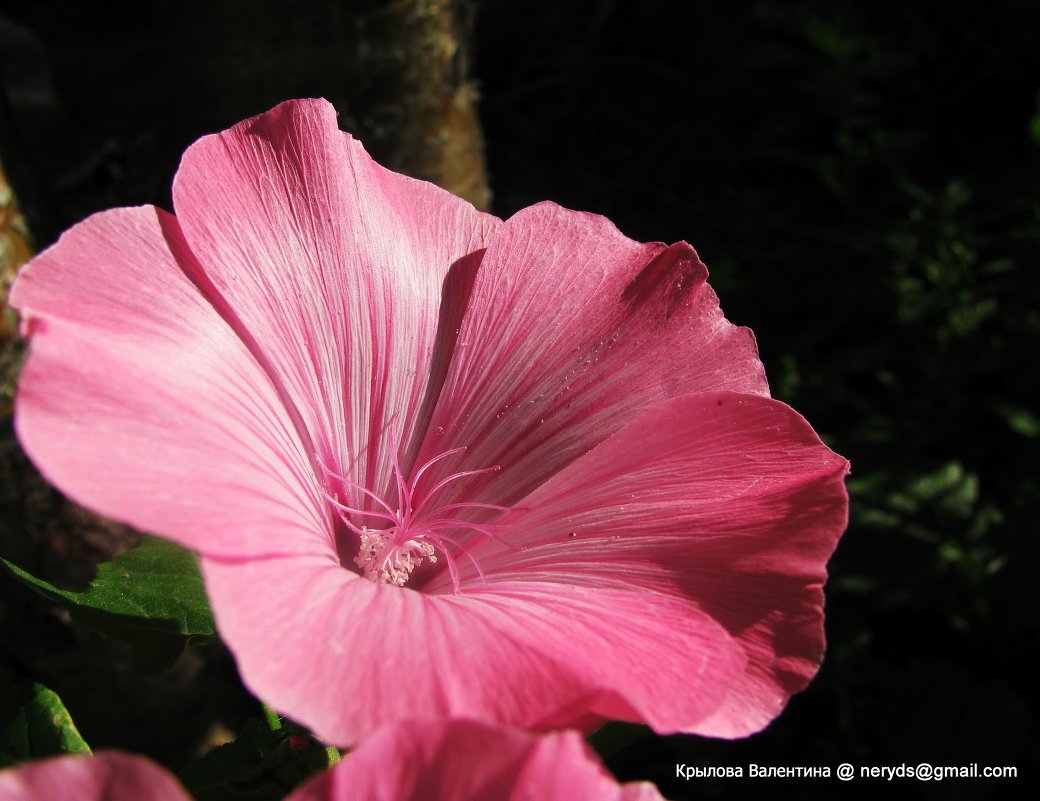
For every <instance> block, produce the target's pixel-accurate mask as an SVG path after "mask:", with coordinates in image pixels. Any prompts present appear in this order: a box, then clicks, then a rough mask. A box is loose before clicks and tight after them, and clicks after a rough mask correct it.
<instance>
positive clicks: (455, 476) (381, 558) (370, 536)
mask: <svg viewBox="0 0 1040 801" xmlns="http://www.w3.org/2000/svg"><path fill="white" fill-rule="evenodd" d="M465 450H466V449H465V448H454V449H452V450H449V451H445V452H444V453H441V454H439V455H437V456H435V457H433V458H432V459H430V460H429V461H428V462H426V463H425V464H424V465H422V467H420V468H419V469H418V470H416V471H415V474H414V475H413V476H412V478H411V480H407V481H406V480H405V477H404V473H403V472H402V470H401V465H400V462H399V461H398V459H397V455H396V453H395V455H394V478H395V479H396V482H397V499H398V507H397V508H396V509H395V508H394V507H392V506H391V505H390V504H388V503H387V502H386V501H385V500H383V499H382V498H381V497H379V496H378V495H377V494H376V493H374V492H372V491H371V490H368V489H366V488H365V487H362V486H361V485H360V484H358V483H356V482H354V481H352V480H351V479H349V478H345V477H344V476H341V475H339V474H337V473H333V472H332V471H331V470H329V469H328V468H326V467H324V466H322V470H323V471H324V472H325V474H326V476H327V477H328V478H331V479H335V480H337V481H339V482H340V483H341V485H342V487H343V490H344V491H345V492H346V491H347V490H351V491H353V492H352V494H354V495H357V494H360V495H364V496H366V497H367V498H369V499H370V500H372V501H374V503H375V505H376V507H378V508H376V509H372V510H366V509H362V508H360V507H358V506H348V505H347V504H345V503H343V502H342V501H341V500H340V498H339V497H338V496H337V495H335V494H329V493H328V492H326V498H327V499H328V500H329V502H330V503H332V505H333V507H334V508H335V509H336V512H337V513H338V514H339V517H340V519H341V520H342V521H343V523H344V524H345V525H346V526H347V528H348V529H350V530H351V531H353V532H354V533H355V534H357V535H358V537H360V539H361V545H360V547H359V548H358V553H357V556H355V557H354V564H356V565H357V566H358V567H359V568H361V570H362V572H363V573H364V576H365V578H367V579H368V580H369V581H374V582H377V583H381V584H395V585H397V586H398V587H403V586H404V585H405V584H406V583H407V582H408V579H409V578H410V577H411V575H412V573H413V572H414V571H415V569H416V568H417V567H419V565H421V564H422V563H423V561H429V562H430V563H431V564H432V563H435V562H437V552H438V551H439V552H440V553H441V554H442V555H443V556H444V561H445V562H446V563H447V566H448V571H449V572H450V574H451V579H452V583H453V584H454V585H455V591H456V592H458V591H459V581H460V572H459V565H458V560H457V554H459V553H461V554H464V555H465V556H466V557H468V558H469V560H470V561H471V562H473V565H474V567H476V569H477V573H479V574H480V577H481V579H484V572H483V571H482V570H481V569H480V565H479V564H478V563H477V560H476V559H474V558H473V554H472V553H470V551H469V549H468V548H467V547H466V545H465V544H464V543H463V542H462V541H460V540H459V539H458V537H457V536H455V535H454V532H457V531H459V530H463V531H464V530H467V529H468V530H470V531H473V532H476V533H477V534H480V535H483V536H486V537H489V538H491V539H499V537H498V536H497V535H496V534H495V533H494V531H493V530H492V528H491V527H490V526H488V525H486V524H478V523H474V522H472V521H469V520H463V519H462V518H460V517H458V514H459V513H460V512H462V511H463V510H466V509H488V510H493V511H499V512H502V511H505V509H506V507H504V506H498V505H496V504H491V503H469V502H462V503H450V504H446V505H442V506H435V505H434V504H433V503H431V501H433V500H434V497H435V496H436V495H437V494H438V493H440V491H441V490H442V489H444V488H445V487H446V486H448V485H449V484H451V483H452V482H454V481H459V480H460V479H464V478H467V477H469V476H477V475H483V474H485V473H492V472H495V471H497V470H499V469H500V468H499V467H498V466H497V465H496V466H495V467H485V468H483V469H480V470H463V471H460V472H457V473H452V474H451V475H449V476H447V477H446V478H443V479H441V480H440V481H438V482H437V483H435V484H434V485H433V486H432V487H430V488H429V489H426V490H424V491H422V492H420V490H419V482H420V480H421V479H422V478H423V475H424V474H425V473H426V472H427V471H428V470H429V469H430V468H431V467H432V466H433V465H434V464H436V463H437V462H439V461H442V460H443V459H447V458H449V457H451V456H454V455H455V454H458V453H463V452H464V451H465ZM319 464H320V460H319ZM447 532H453V534H449V533H447ZM453 551H454V553H453Z"/></svg>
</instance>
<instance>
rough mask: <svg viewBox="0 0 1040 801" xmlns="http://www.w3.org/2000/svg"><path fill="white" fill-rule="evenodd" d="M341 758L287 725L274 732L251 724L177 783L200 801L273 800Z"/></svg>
mask: <svg viewBox="0 0 1040 801" xmlns="http://www.w3.org/2000/svg"><path fill="white" fill-rule="evenodd" d="M330 750H331V751H332V753H331V754H330ZM338 756H339V755H338V752H335V750H334V749H327V748H326V747H325V746H323V745H322V744H321V743H319V742H317V741H316V740H314V739H313V738H312V737H311V736H310V735H309V734H307V733H306V732H305V731H304V730H303V729H300V728H299V727H298V726H296V725H295V724H293V723H291V722H289V721H285V722H284V724H281V728H278V729H272V728H271V726H270V725H269V724H268V725H265V724H264V723H261V722H260V721H258V720H250V721H249V722H247V723H246V725H245V727H244V728H243V729H242V733H241V734H239V735H238V737H237V738H236V739H235V740H234V741H232V742H230V743H227V744H225V745H222V746H220V747H219V748H215V749H213V750H212V751H210V752H209V753H208V754H206V755H205V756H203V757H201V758H200V759H197V760H195V761H194V762H192V763H191V764H190V765H188V766H187V767H186V768H185V769H184V770H183V771H181V773H180V777H179V778H180V780H181V783H183V784H184V786H185V787H186V788H188V790H189V791H190V792H191V794H192V796H193V797H194V798H195V799H196V801H275V800H276V799H280V798H283V797H284V796H285V795H286V793H288V792H289V791H290V790H291V789H292V788H293V787H295V786H296V785H297V784H299V783H300V782H302V781H303V780H304V779H306V778H307V777H308V776H310V775H312V774H314V773H317V772H318V771H320V770H324V769H326V768H328V767H329V765H330V764H332V762H334V761H335V760H336V759H338Z"/></svg>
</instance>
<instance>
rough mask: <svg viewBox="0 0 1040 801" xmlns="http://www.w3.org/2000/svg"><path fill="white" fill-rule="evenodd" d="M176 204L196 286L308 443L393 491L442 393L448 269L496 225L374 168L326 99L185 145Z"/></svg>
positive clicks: (432, 190) (285, 107) (439, 193)
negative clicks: (401, 459)
mask: <svg viewBox="0 0 1040 801" xmlns="http://www.w3.org/2000/svg"><path fill="white" fill-rule="evenodd" d="M173 199H174V205H175V207H176V212H177V218H178V220H179V222H180V224H181V227H182V228H183V229H184V233H185V237H186V238H187V241H188V242H189V243H190V245H191V248H192V250H193V252H194V253H195V254H196V256H197V257H198V259H199V263H200V265H201V270H202V272H203V273H204V279H203V280H200V285H201V284H204V285H205V288H206V291H207V294H208V296H209V297H210V299H211V300H212V301H213V303H214V305H215V306H217V308H219V309H220V310H221V312H222V314H224V316H225V317H226V318H227V319H228V320H229V321H230V322H231V324H232V325H233V326H234V328H235V329H236V330H237V331H238V332H239V333H240V335H241V336H242V338H243V340H244V341H245V342H247V343H248V344H249V346H250V348H251V350H252V351H253V353H254V354H255V355H256V357H257V359H258V360H259V361H260V362H261V363H262V364H263V365H264V367H265V369H266V370H267V371H268V373H269V374H270V375H271V377H272V380H273V381H274V382H275V385H276V386H277V387H278V388H279V390H280V392H281V393H282V396H283V399H284V400H285V402H286V404H287V406H288V407H289V408H290V409H291V410H293V412H294V414H295V416H296V419H297V421H298V424H299V426H300V428H301V429H302V431H301V438H302V439H303V440H304V441H305V442H306V443H307V445H308V448H310V449H311V452H312V453H316V454H317V455H318V456H319V458H320V459H321V460H322V462H323V463H324V464H325V465H326V466H328V467H330V468H332V469H334V470H337V471H346V470H348V469H349V470H350V471H351V472H352V474H353V475H354V476H356V477H360V478H359V481H360V483H362V484H364V485H365V486H367V487H368V488H370V489H373V490H375V491H377V492H382V491H383V490H385V489H386V488H387V487H389V485H390V483H389V482H390V480H391V469H392V468H391V461H392V453H393V452H394V451H395V450H396V449H397V443H398V442H399V441H404V442H410V441H411V440H412V439H413V438H414V437H415V436H416V435H417V433H416V431H417V427H418V426H421V423H422V421H423V420H424V419H425V418H426V417H427V416H428V415H427V414H424V412H423V404H424V402H426V403H429V402H432V401H430V400H427V398H428V396H429V397H433V396H435V389H436V387H431V386H430V380H431V375H436V372H437V371H436V367H435V366H434V367H431V365H432V364H433V360H434V354H435V351H437V350H438V341H437V330H438V318H439V311H440V306H441V293H442V289H443V285H444V281H445V277H446V275H447V274H448V270H449V268H450V267H451V266H452V264H453V263H455V262H456V261H457V260H459V259H461V258H463V257H465V256H467V255H469V254H472V253H473V252H474V251H477V250H479V249H480V248H482V247H483V246H484V242H485V240H486V239H487V238H488V236H489V235H490V233H491V232H492V231H493V230H494V229H495V227H496V226H497V224H498V222H499V221H498V220H497V219H496V218H495V217H492V216H490V215H487V214H482V213H480V212H477V211H476V210H475V209H474V208H473V207H472V206H471V205H470V204H468V203H466V202H465V201H463V200H460V199H459V198H456V197H454V196H453V195H451V194H449V193H447V192H445V191H443V190H441V189H438V188H437V187H435V186H433V185H431V184H427V183H424V182H421V181H415V180H412V179H409V178H406V177H404V176H401V175H398V174H396V173H392V172H390V171H389V170H385V169H383V168H382V167H380V166H378V165H377V164H375V162H373V161H372V159H371V158H370V157H369V156H368V154H367V153H366V152H365V150H364V148H363V147H362V146H361V144H360V143H359V142H357V141H356V140H354V139H352V138H351V137H350V136H348V135H346V134H344V133H342V132H340V131H339V130H338V129H337V127H336V113H335V110H334V109H333V108H332V106H331V105H329V104H328V103H327V102H325V101H323V100H299V101H288V102H286V103H283V104H281V105H279V106H277V107H275V108H274V109H272V110H271V111H269V112H267V113H266V114H262V115H260V116H258V117H254V118H253V119H250V120H246V121H245V122H242V123H240V124H238V125H236V126H234V127H233V128H231V129H229V130H227V131H224V132H223V133H220V134H215V135H213V136H207V137H203V138H202V139H200V140H199V141H198V142H196V143H195V144H194V145H192V146H191V147H190V148H189V149H188V150H187V152H186V153H185V154H184V158H183V161H182V162H181V166H180V169H179V171H178V173H177V178H176V181H175V182H174V187H173ZM387 429H391V430H392V431H393V433H394V436H386V434H385V432H386V431H387Z"/></svg>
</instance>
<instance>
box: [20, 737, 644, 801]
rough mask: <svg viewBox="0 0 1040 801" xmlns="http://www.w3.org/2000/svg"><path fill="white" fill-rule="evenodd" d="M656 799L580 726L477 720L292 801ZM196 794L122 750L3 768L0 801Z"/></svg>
mask: <svg viewBox="0 0 1040 801" xmlns="http://www.w3.org/2000/svg"><path fill="white" fill-rule="evenodd" d="M509 798H512V799H525V798H530V799H538V801H655V800H659V799H660V798H661V795H660V794H659V793H658V792H657V788H655V787H654V786H653V785H652V784H647V783H640V784H626V785H624V786H622V787H619V786H618V784H617V782H616V781H615V780H614V779H613V777H611V776H610V775H609V774H608V773H607V772H606V771H605V770H604V769H603V767H602V765H600V763H599V761H598V760H597V759H596V757H595V756H593V755H592V753H591V752H590V751H589V749H588V748H587V747H586V745H585V743H584V741H583V740H582V739H581V736H580V735H578V734H577V733H576V732H559V733H555V734H547V735H544V736H542V737H535V736H532V735H530V734H526V733H524V732H520V731H515V730H511V729H506V728H500V727H495V726H490V725H488V724H485V723H479V722H476V721H468V720H435V721H408V722H407V723H398V724H393V725H390V726H388V727H386V728H384V729H382V730H380V731H379V732H377V733H376V734H375V735H373V736H372V738H371V739H369V740H368V741H366V742H365V744H364V745H362V746H361V748H359V749H358V750H357V751H355V752H354V753H352V754H350V755H349V756H348V757H347V758H346V759H344V760H343V761H341V762H339V763H337V764H336V765H335V766H334V767H333V768H332V769H331V770H328V771H325V772H324V773H320V774H318V775H317V776H315V777H313V778H312V779H310V780H309V781H308V782H306V783H305V784H304V785H302V786H301V787H299V788H297V789H296V790H295V791H293V792H292V793H290V794H289V795H288V796H287V797H286V799H285V801H348V799H349V800H350V801H501V800H502V799H509ZM145 800H147V801H191V798H190V796H189V795H188V794H187V793H186V792H185V791H184V789H183V788H182V787H181V786H180V785H179V784H178V783H177V781H176V779H174V778H173V777H172V776H170V775H169V774H168V773H166V771H164V770H163V769H162V768H160V767H159V766H157V765H155V764H154V763H152V762H150V761H149V760H147V759H145V758H143V757H137V756H130V755H129V754H121V753H117V752H107V753H105V752H102V753H99V754H97V755H96V756H92V757H87V756H66V757H57V758H53V759H46V760H42V761H40V762H33V763H28V764H25V765H21V766H19V767H16V768H11V769H7V770H0V801H145Z"/></svg>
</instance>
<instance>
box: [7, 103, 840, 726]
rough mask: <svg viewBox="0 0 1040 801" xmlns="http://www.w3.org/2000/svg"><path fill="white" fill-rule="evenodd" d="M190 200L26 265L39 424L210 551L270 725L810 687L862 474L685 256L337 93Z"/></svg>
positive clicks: (660, 702) (637, 713)
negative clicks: (441, 164) (444, 185)
mask: <svg viewBox="0 0 1040 801" xmlns="http://www.w3.org/2000/svg"><path fill="white" fill-rule="evenodd" d="M173 200H174V206H175V208H176V212H177V215H176V217H174V216H173V215H170V214H168V213H166V212H163V211H161V210H158V209H155V208H151V207H143V208H128V209H116V210H113V211H109V212H104V213H101V214H98V215H95V216H93V217H91V218H90V219H88V220H86V221H85V222H83V223H81V224H79V225H77V226H76V227H74V228H73V229H71V230H70V231H69V232H67V233H66V234H65V235H64V236H63V237H62V239H61V240H60V241H59V242H58V243H57V244H56V245H55V246H53V247H52V248H50V249H49V250H47V251H46V252H44V253H43V254H41V255H40V256H39V257H37V258H36V259H35V260H34V261H33V262H32V263H31V264H30V265H29V266H28V267H27V268H26V269H25V271H24V272H23V273H22V274H21V276H20V277H19V279H18V281H17V283H16V285H15V287H14V289H13V292H12V303H13V304H14V305H15V306H16V307H18V308H19V309H20V310H21V312H22V314H23V316H24V320H25V322H26V325H27V328H28V329H29V330H30V331H32V334H33V336H32V343H31V354H30V358H29V360H28V363H27V365H26V368H25V371H24V373H23V376H22V380H21V385H20V388H19V394H18V398H17V406H16V425H17V430H18V434H19V436H20V438H21V441H22V443H23V445H24V446H25V448H26V450H27V451H28V453H29V454H30V455H31V457H32V458H33V459H34V461H35V462H36V464H37V465H38V466H39V467H40V468H41V470H42V471H43V472H44V473H45V474H46V475H47V476H48V478H49V479H50V480H51V481H52V482H53V483H54V484H56V485H57V486H58V487H60V488H61V489H62V490H63V491H65V492H66V493H68V494H69V495H70V496H71V497H73V498H75V499H76V500H78V501H79V502H81V503H83V504H84V505H86V506H89V507H91V508H93V509H95V510H97V511H99V512H101V513H103V514H106V515H109V516H111V517H113V518H116V519H118V520H122V521H124V522H126V523H129V524H131V525H134V526H136V527H138V528H140V529H143V530H145V531H150V532H154V533H157V534H161V535H163V536H166V537H169V538H171V539H174V540H176V541H178V542H181V543H183V544H184V545H186V546H188V547H190V548H193V549H195V550H196V551H198V552H199V553H200V554H201V565H202V570H203V573H204V576H205V579H206V583H207V588H208V592H209V594H210V599H211V602H212V605H213V608H214V613H215V615H216V619H217V624H218V627H219V628H220V631H221V634H222V636H223V638H224V639H225V641H226V642H227V643H228V645H229V646H230V648H231V649H232V651H233V652H234V653H235V656H236V658H237V660H238V664H239V668H240V670H241V673H242V676H243V678H244V680H245V682H246V683H247V684H248V685H249V686H250V688H251V689H252V690H253V691H254V692H256V693H257V694H258V695H259V696H260V697H262V698H264V699H266V700H267V701H268V702H269V703H271V704H272V705H273V706H274V707H275V708H276V709H278V710H279V711H280V712H282V713H284V714H287V715H289V716H291V717H293V718H295V719H297V720H299V721H301V722H302V723H305V724H307V725H308V726H310V727H312V728H313V729H314V731H315V732H316V734H317V735H318V736H320V737H322V738H323V739H326V740H328V741H331V742H335V743H338V744H352V743H355V742H357V741H358V740H359V739H361V738H362V737H364V736H365V735H366V734H367V733H369V732H371V731H373V730H375V729H376V728H377V727H379V726H380V725H382V724H384V723H386V722H388V721H393V720H398V719H402V718H405V717H415V716H423V717H434V716H459V717H473V718H480V719H485V720H491V721H499V722H505V723H510V724H513V725H519V726H524V727H534V728H552V727H556V726H561V725H570V724H572V723H574V722H575V721H579V720H595V719H602V718H620V719H625V720H635V721H644V722H646V723H648V724H649V725H651V726H652V727H653V728H654V729H656V730H657V731H659V732H677V731H683V732H697V733H702V734H709V735H718V736H725V737H733V736H740V735H744V734H748V733H750V732H753V731H756V730H758V729H760V728H761V727H763V726H765V725H766V724H767V723H768V722H769V721H770V720H772V719H773V718H774V717H775V716H776V715H777V714H778V713H779V712H780V710H781V708H782V707H783V706H784V704H785V703H786V700H787V698H788V697H789V696H790V695H791V694H792V693H794V692H796V691H798V690H799V689H801V688H802V687H804V686H805V684H806V683H807V682H808V681H809V679H810V678H811V677H812V676H813V674H814V673H815V671H816V669H817V667H818V665H819V662H820V659H821V657H822V654H823V649H824V640H823V627H822V621H823V611H822V603H823V596H822V589H821V588H822V585H823V583H824V581H825V579H826V570H825V564H826V560H827V558H828V557H829V555H830V553H831V551H832V550H833V548H834V546H835V543H836V541H837V539H838V537H839V536H840V533H841V532H842V530H843V529H844V526H845V522H846V513H847V498H846V494H845V489H844V484H843V477H844V475H845V474H846V472H847V463H846V461H845V460H844V459H842V458H841V457H839V456H837V455H835V454H834V453H832V452H831V451H830V450H828V449H827V448H826V447H825V446H824V445H823V444H822V443H821V442H820V440H819V438H818V437H817V436H816V434H815V433H814V432H813V430H812V429H811V428H810V427H809V425H808V424H807V423H806V422H805V420H803V419H802V418H801V417H800V416H799V415H798V414H797V413H795V412H794V411H792V410H791V409H790V408H788V407H787V406H785V405H783V404H782V403H779V402H777V401H773V400H771V399H770V398H769V397H768V387H767V385H766V381H765V377H764V374H763V370H762V366H761V363H760V362H759V360H758V357H757V351H756V347H755V342H754V338H753V336H752V335H751V333H750V332H749V331H748V330H746V329H741V328H736V327H734V326H733V325H731V324H730V323H728V322H727V321H726V320H725V319H724V318H723V316H722V313H721V311H720V310H719V307H718V301H717V299H716V297H715V294H714V293H713V292H712V291H711V289H710V288H709V287H708V286H707V285H706V284H705V277H706V275H707V272H706V270H705V268H704V266H703V265H702V264H701V262H700V261H699V259H698V258H697V255H696V253H694V251H693V249H692V248H690V246H689V245H686V244H685V243H679V244H676V245H671V246H668V247H666V246H664V245H661V244H640V243H637V242H633V241H632V240H630V239H628V238H626V237H625V236H623V235H622V234H621V233H619V232H618V230H617V229H616V228H615V227H614V226H613V225H612V224H611V223H610V222H609V221H607V220H605V219H604V218H602V217H597V216H594V215H591V214H583V213H579V212H573V211H568V210H566V209H562V208H560V207H558V206H555V205H552V204H548V203H545V204H540V205H537V206H534V207H531V208H528V209H525V210H523V211H521V212H519V213H517V214H516V215H515V216H513V217H512V218H510V219H509V220H507V221H505V222H501V221H499V220H497V219H496V218H494V217H491V216H488V215H485V214H481V213H479V212H477V211H475V210H474V209H473V208H472V207H471V206H469V205H468V204H466V203H465V202H463V201H461V200H458V199H457V198H455V197H453V196H451V195H449V194H447V193H446V192H443V191H441V190H439V189H437V188H435V187H433V186H431V185H429V184H425V183H422V182H418V181H414V180H411V179H409V178H405V177H403V176H401V175H397V174H395V173H392V172H389V171H387V170H385V169H383V168H381V167H379V166H378V165H376V164H375V163H374V162H372V160H371V159H370V158H369V157H368V155H367V154H366V153H365V151H364V150H363V149H362V147H361V145H360V144H359V143H357V142H356V141H355V140H353V139H351V138H350V137H349V136H347V135H345V134H343V133H341V132H340V131H339V130H338V129H337V128H336V124H335V113H334V111H333V109H332V108H331V107H330V106H329V105H328V104H327V103H325V102H322V101H293V102H288V103H284V104H282V105H280V106H278V107H277V108H275V109H274V110H272V111H270V112H268V113H267V114H263V115H261V116H259V117H256V118H253V119H251V120H247V121H245V122H243V123H240V124H239V125H236V126H235V127H234V128H231V129H230V130H228V131H225V132H224V133H221V134H218V135H214V136H207V137H204V138H203V139H201V140H199V141H198V142H196V143H195V144H194V145H192V146H191V147H190V148H189V149H188V151H187V152H186V153H185V155H184V159H183V161H182V162H181V166H180V169H179V171H178V174H177V178H176V181H175V183H174V188H173Z"/></svg>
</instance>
